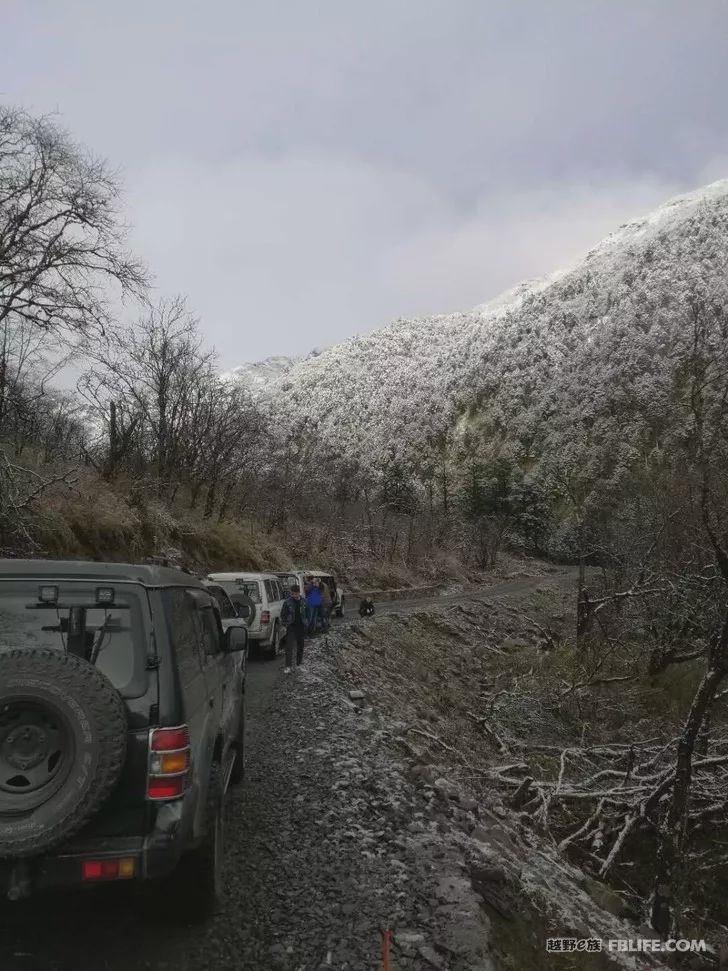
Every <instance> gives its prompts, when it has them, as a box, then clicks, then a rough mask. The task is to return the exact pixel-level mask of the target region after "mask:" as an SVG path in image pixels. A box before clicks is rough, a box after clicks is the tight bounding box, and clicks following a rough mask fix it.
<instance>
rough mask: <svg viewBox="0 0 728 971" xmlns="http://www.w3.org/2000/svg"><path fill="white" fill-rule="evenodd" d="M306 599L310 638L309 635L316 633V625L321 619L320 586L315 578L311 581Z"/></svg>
mask: <svg viewBox="0 0 728 971" xmlns="http://www.w3.org/2000/svg"><path fill="white" fill-rule="evenodd" d="M306 599H307V601H308V606H309V608H310V611H309V613H310V620H309V622H308V634H309V637H310V636H311V634H314V633H315V632H316V624H317V623H318V621H319V620H320V619H321V607H322V604H323V601H322V599H321V586H320V585H319V581H318V579H317V578H316V577H314V578H313V580H312V581H311V589H310V590H309V592H308V595H307V597H306Z"/></svg>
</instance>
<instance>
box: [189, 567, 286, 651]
mask: <svg viewBox="0 0 728 971" xmlns="http://www.w3.org/2000/svg"><path fill="white" fill-rule="evenodd" d="M207 580H208V581H212V582H213V583H214V584H216V585H219V586H220V587H222V588H223V590H224V591H225V592H226V593H227V594H228V596H229V597H230V599H231V600H232V602H233V603H234V604H235V606H236V607H238V604H242V603H243V601H244V604H245V605H246V606H247V605H252V616H248V617H246V623H247V628H248V637H249V639H250V643H251V648H252V647H257V648H259V649H260V650H262V651H263V652H264V653H265V654H266V656H267V657H269V658H271V659H273V658H275V657H277V656H278V654H279V653H280V649H281V643H282V641H283V639H284V638H285V636H286V625H285V624H284V623H283V621H282V619H281V611H282V610H283V603H284V601H285V599H286V596H287V592H286V591H285V590H284V588H283V587H282V586H281V584H280V582H279V580H278V577H277V576H276V575H275V574H274V573H249V572H246V571H240V572H237V573H211V574H210V575H209V576H208V577H207Z"/></svg>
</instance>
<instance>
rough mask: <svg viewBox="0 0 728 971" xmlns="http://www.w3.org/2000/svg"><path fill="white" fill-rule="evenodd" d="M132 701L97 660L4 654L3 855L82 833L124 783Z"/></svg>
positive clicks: (0, 712) (0, 729) (0, 689)
mask: <svg viewBox="0 0 728 971" xmlns="http://www.w3.org/2000/svg"><path fill="white" fill-rule="evenodd" d="M126 731H127V725H126V713H125V710H124V702H123V701H122V699H121V696H120V695H119V693H118V691H117V690H116V689H115V688H114V687H113V685H112V684H111V682H110V681H109V680H108V679H107V678H106V677H105V676H104V675H103V674H102V673H101V672H100V671H99V670H98V669H97V668H95V667H94V666H93V665H91V664H89V663H88V662H87V661H84V660H83V659H82V658H80V657H77V656H76V655H73V654H66V653H65V652H63V651H54V650H41V649H38V650H34V649H31V650H12V651H0V858H3V857H4V858H6V859H7V858H19V857H27V856H33V855H35V854H37V853H40V852H43V851H44V850H48V849H50V848H52V847H53V846H56V845H57V844H58V843H60V842H62V841H63V840H64V839H67V838H68V837H69V836H72V835H73V834H74V833H75V832H77V831H78V830H79V829H80V828H81V827H82V826H83V824H84V823H85V822H86V821H87V820H88V819H89V818H90V817H91V816H92V815H93V814H94V813H95V812H96V811H97V810H98V809H99V808H100V807H101V805H102V803H103V802H104V801H105V800H106V799H107V798H108V796H109V795H110V793H111V791H112V789H113V788H114V786H115V785H116V783H117V782H118V781H119V776H120V775H121V770H122V768H123V766H124V759H125V756H126Z"/></svg>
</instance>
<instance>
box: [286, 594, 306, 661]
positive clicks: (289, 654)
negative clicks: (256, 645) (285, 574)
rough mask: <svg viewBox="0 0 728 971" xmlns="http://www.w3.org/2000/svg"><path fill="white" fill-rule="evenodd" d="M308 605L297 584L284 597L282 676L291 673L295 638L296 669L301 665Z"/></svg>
mask: <svg viewBox="0 0 728 971" xmlns="http://www.w3.org/2000/svg"><path fill="white" fill-rule="evenodd" d="M308 617H309V610H308V603H307V602H306V598H305V597H302V596H301V588H300V587H299V585H298V584H297V583H294V584H293V586H292V587H291V594H290V596H289V597H286V599H285V601H284V603H283V607H282V609H281V620H282V621H283V623H284V624H285V625H286V626H287V627H288V634H287V635H286V666H285V668H284V670H283V673H284V674H290V673H291V666H292V664H293V638H292V636H291V635H293V637H295V638H296V667H300V666H301V664H302V663H303V641H304V638H305V636H306V627H307V626H308Z"/></svg>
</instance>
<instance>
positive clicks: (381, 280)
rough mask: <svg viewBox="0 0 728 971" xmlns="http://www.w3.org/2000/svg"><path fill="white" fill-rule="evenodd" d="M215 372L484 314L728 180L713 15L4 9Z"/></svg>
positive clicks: (14, 0)
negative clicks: (409, 324) (646, 219)
mask: <svg viewBox="0 0 728 971" xmlns="http://www.w3.org/2000/svg"><path fill="white" fill-rule="evenodd" d="M2 18H3V22H4V23H3V27H4V29H3V34H4V36H6V37H8V36H9V37H12V39H13V42H12V44H10V45H9V46H8V47H7V48H6V51H5V53H4V58H3V61H4V63H3V72H2V80H1V81H0V92H1V95H2V97H3V98H5V99H6V100H10V101H16V102H21V103H24V104H26V105H27V106H28V107H31V108H34V109H36V110H42V111H47V110H52V109H54V108H55V107H56V106H57V107H58V108H59V109H60V111H61V112H62V116H63V120H64V122H65V123H66V124H67V126H68V127H69V128H71V129H72V130H73V131H74V133H75V134H76V135H77V136H78V137H79V138H80V139H81V140H83V141H84V142H86V143H88V144H89V145H90V146H91V147H93V148H94V149H95V150H97V151H100V152H102V153H103V154H106V155H108V156H109V157H110V158H112V160H113V161H115V162H117V163H119V164H120V165H121V167H122V169H123V171H124V173H125V177H126V181H127V185H128V190H129V191H128V198H129V206H130V219H131V221H132V222H133V223H135V224H136V229H135V239H136V242H137V246H138V248H139V249H140V250H141V252H142V255H144V256H145V257H146V258H147V259H148V260H149V262H150V264H151V265H152V268H153V269H154V270H155V271H156V273H157V277H158V285H159V287H160V289H163V290H165V291H176V290H184V291H186V292H188V293H189V294H190V303H191V305H192V306H193V307H194V308H195V309H196V310H197V311H198V312H199V313H200V315H201V317H202V320H203V325H204V327H205V330H206V333H207V334H208V335H209V338H210V340H212V341H214V342H215V343H216V344H217V346H218V347H219V349H220V351H221V354H222V357H223V360H224V362H225V364H227V365H235V364H237V363H239V362H240V361H241V360H242V359H245V358H250V357H255V356H259V355H261V354H267V353H276V352H278V351H280V350H281V349H282V348H281V344H284V345H286V346H289V347H290V348H291V349H292V350H293V351H295V352H300V351H305V350H307V349H308V348H309V347H311V346H312V345H314V344H324V343H328V342H331V341H333V340H336V339H341V338H343V337H345V336H348V335H349V334H351V333H353V332H355V331H365V330H369V329H371V328H372V327H374V326H378V325H381V324H383V323H385V322H386V321H387V320H389V319H391V318H392V317H394V316H397V315H400V314H414V313H425V312H428V311H431V312H439V311H447V310H451V309H455V308H456V307H464V306H469V305H471V304H474V303H480V302H483V301H485V300H486V299H488V298H489V297H490V296H493V295H495V293H496V292H497V290H499V289H501V288H502V287H505V286H510V285H512V284H514V283H516V282H517V281H518V280H519V279H520V278H522V277H523V276H528V275H532V274H535V273H542V272H548V271H550V270H552V269H554V268H556V266H558V265H559V264H561V263H563V262H564V261H567V260H570V259H571V258H573V256H575V255H576V254H577V253H578V252H579V251H580V250H582V249H584V248H586V247H587V246H588V245H590V244H591V243H593V242H596V241H597V239H598V238H599V237H600V236H601V235H603V234H604V233H605V232H606V231H608V230H609V229H610V228H612V227H613V226H614V225H615V224H616V223H617V222H619V221H623V220H624V219H625V218H627V217H628V216H630V215H636V214H639V213H640V212H641V211H642V210H643V209H646V208H649V207H651V206H653V205H655V204H656V203H658V202H659V201H661V199H662V198H663V197H664V196H667V195H669V194H671V193H673V192H676V191H680V190H682V189H687V188H692V187H693V186H694V185H695V184H698V183H699V182H700V180H701V179H702V178H703V177H704V175H705V173H710V177H718V176H720V175H722V174H724V173H723V172H721V171H720V166H721V164H722V161H723V160H724V159H725V158H728V132H727V131H726V125H725V121H724V106H723V92H724V91H725V89H726V83H727V82H728V64H727V63H726V60H727V59H726V58H725V56H724V43H725V41H724V39H725V36H726V34H727V28H728V7H727V6H726V4H725V3H723V2H722V0H701V2H700V3H695V4H688V3H685V2H684V0H640V2H637V3H636V2H634V0H554V2H548V3H545V2H543V0H520V2H519V3H513V4H506V3H500V2H487V0H417V2H413V0H370V2H368V3H366V4H362V3H357V2H354V0H352V2H343V0H322V2H318V3H310V4H306V3H299V2H297V0H288V2H281V3H273V2H271V0H247V2H246V3H244V4H241V3H238V2H236V0H213V2H210V3H207V4H201V3H199V2H192V0H176V2H173V0H155V2H154V3H143V2H142V0H129V2H127V3H125V4H123V5H122V4H99V3H97V2H93V0H83V2H82V0H61V2H54V3H51V2H45V3H39V4H34V5H30V4H26V3H23V2H22V0H9V2H8V0H6V4H5V7H4V10H3V14H2Z"/></svg>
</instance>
